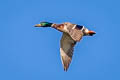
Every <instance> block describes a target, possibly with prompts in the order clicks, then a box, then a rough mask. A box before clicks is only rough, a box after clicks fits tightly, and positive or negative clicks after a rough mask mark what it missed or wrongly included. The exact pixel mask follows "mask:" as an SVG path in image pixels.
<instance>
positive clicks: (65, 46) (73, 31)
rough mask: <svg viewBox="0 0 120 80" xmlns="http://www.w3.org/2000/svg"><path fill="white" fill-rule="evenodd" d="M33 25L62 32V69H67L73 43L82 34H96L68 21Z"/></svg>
mask: <svg viewBox="0 0 120 80" xmlns="http://www.w3.org/2000/svg"><path fill="white" fill-rule="evenodd" d="M35 27H51V28H55V29H57V30H58V31H60V32H63V35H62V38H61V40H60V55H61V61H62V64H63V67H64V71H67V70H68V67H69V65H70V63H71V60H72V56H73V50H74V46H75V44H76V43H77V42H79V41H80V40H81V39H82V37H83V36H93V35H94V34H96V33H95V32H94V31H91V30H88V29H87V28H86V27H84V26H81V25H77V24H72V23H70V22H65V23H62V24H55V23H50V22H41V23H40V24H36V25H35Z"/></svg>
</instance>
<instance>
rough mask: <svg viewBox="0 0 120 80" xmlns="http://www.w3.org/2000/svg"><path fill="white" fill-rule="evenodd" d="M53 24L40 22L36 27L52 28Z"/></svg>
mask: <svg viewBox="0 0 120 80" xmlns="http://www.w3.org/2000/svg"><path fill="white" fill-rule="evenodd" d="M52 24H53V23H49V22H40V24H36V25H35V27H51V25H52Z"/></svg>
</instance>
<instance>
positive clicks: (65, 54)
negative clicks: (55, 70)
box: [60, 32, 76, 71]
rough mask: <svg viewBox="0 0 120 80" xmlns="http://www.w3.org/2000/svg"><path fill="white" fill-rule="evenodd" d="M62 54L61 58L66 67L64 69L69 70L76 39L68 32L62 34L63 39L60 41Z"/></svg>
mask: <svg viewBox="0 0 120 80" xmlns="http://www.w3.org/2000/svg"><path fill="white" fill-rule="evenodd" d="M60 44H61V47H60V54H61V60H62V64H63V67H64V70H65V71H67V69H68V67H69V64H70V62H71V60H72V55H73V49H74V45H75V44H76V41H74V40H73V39H72V38H71V37H70V35H69V34H68V33H64V32H63V35H62V39H61V41H60Z"/></svg>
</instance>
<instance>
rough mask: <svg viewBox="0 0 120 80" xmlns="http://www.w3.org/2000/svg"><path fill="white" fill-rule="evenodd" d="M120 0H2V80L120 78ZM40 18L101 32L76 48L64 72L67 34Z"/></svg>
mask: <svg viewBox="0 0 120 80" xmlns="http://www.w3.org/2000/svg"><path fill="white" fill-rule="evenodd" d="M119 3H120V1H119V0H1V1H0V35H1V38H0V80H120V35H119V34H120V33H119V32H120V31H119V30H120V4H119ZM40 21H49V22H55V23H62V22H72V23H75V24H80V25H84V26H86V27H87V28H89V29H91V30H94V31H96V33H97V34H96V35H95V36H93V37H84V38H83V39H82V40H81V42H80V43H78V44H77V45H76V47H75V51H74V56H73V59H72V63H71V65H70V67H69V70H68V72H64V70H63V67H62V64H61V60H60V55H59V45H60V44H59V42H60V38H61V35H62V33H61V32H58V31H56V30H54V29H51V28H35V27H33V26H34V25H35V24H37V23H39V22H40Z"/></svg>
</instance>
